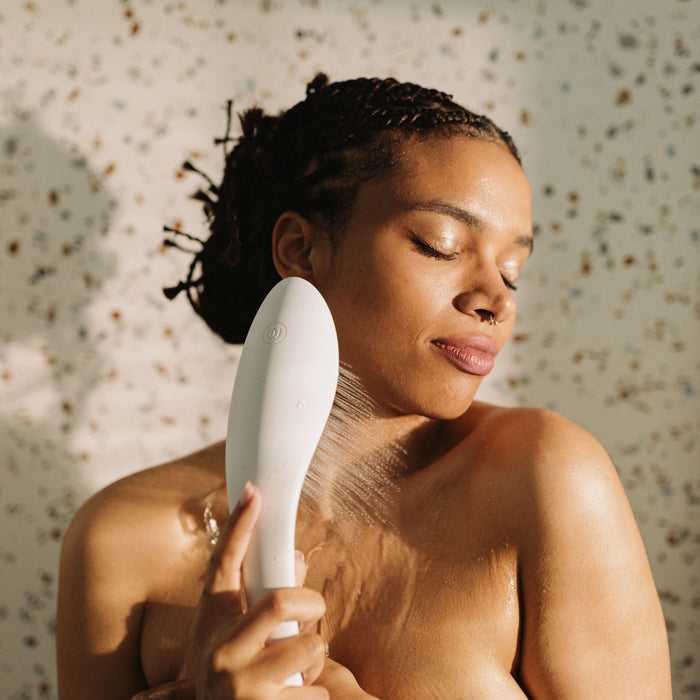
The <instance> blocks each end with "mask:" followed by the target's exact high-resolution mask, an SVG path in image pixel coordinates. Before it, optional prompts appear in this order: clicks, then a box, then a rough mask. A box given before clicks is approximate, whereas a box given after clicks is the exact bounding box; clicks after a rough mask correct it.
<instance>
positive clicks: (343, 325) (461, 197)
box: [314, 136, 532, 419]
mask: <svg viewBox="0 0 700 700" xmlns="http://www.w3.org/2000/svg"><path fill="white" fill-rule="evenodd" d="M531 245H532V221H531V209H530V189H529V186H528V182H527V179H526V177H525V175H524V173H523V171H522V169H521V167H520V166H519V165H518V163H517V161H516V160H515V158H514V157H513V155H512V154H511V153H510V152H509V151H508V150H507V149H506V148H505V147H503V146H501V145H499V144H494V143H489V142H486V141H482V140H478V139H473V138H468V137H463V136H458V137H452V138H435V139H429V140H427V141H423V142H419V141H417V140H415V139H412V140H410V141H408V142H407V143H406V148H405V155H404V157H403V158H402V161H401V163H400V165H399V166H398V167H397V168H396V169H394V170H393V171H392V172H391V173H390V174H387V175H385V176H383V177H382V178H380V179H376V180H372V181H370V182H368V183H366V184H365V185H363V186H362V187H361V188H360V190H359V192H358V195H357V198H356V201H355V203H354V205H353V209H352V211H351V214H350V217H349V220H348V223H347V225H346V226H345V227H344V229H343V231H342V232H340V234H339V235H338V241H337V243H336V245H335V250H334V253H333V264H332V265H331V266H329V267H328V268H327V270H328V271H327V272H326V273H325V274H320V275H319V277H318V278H316V279H314V282H315V283H316V285H317V287H318V288H319V290H320V291H321V293H322V294H323V295H324V297H325V298H326V301H327V302H328V305H329V307H330V309H331V312H332V314H333V318H334V320H335V323H336V328H337V331H338V341H339V345H340V357H341V361H342V362H344V363H346V364H348V365H349V366H350V369H351V370H352V371H353V372H354V373H355V374H357V375H358V376H359V377H360V378H361V379H362V381H363V383H364V384H365V386H366V388H367V389H368V391H369V392H370V394H371V395H372V396H373V397H374V398H375V399H376V400H377V401H378V402H379V404H380V405H382V406H383V407H384V408H386V409H387V410H389V411H390V412H392V413H394V412H395V413H400V414H419V415H424V416H429V417H435V418H443V419H449V418H455V417H457V416H459V415H461V414H462V413H463V412H464V411H466V409H467V408H468V407H469V405H470V404H471V402H472V400H473V398H474V394H475V392H476V390H477V388H478V387H479V384H480V383H481V381H482V380H483V378H484V376H486V375H487V374H488V373H489V372H490V370H491V368H492V367H493V363H494V361H495V359H496V355H497V353H498V351H499V350H500V349H501V348H502V347H503V345H504V344H505V342H506V340H507V339H508V337H509V336H510V333H511V331H512V329H513V323H514V321H515V298H514V294H513V293H514V288H515V285H516V283H517V279H518V275H519V273H520V270H521V268H522V266H523V264H524V263H525V261H526V259H527V257H528V255H529V253H530V249H531ZM491 315H493V321H495V322H497V325H496V323H491V322H490V319H491V318H492V316H491Z"/></svg>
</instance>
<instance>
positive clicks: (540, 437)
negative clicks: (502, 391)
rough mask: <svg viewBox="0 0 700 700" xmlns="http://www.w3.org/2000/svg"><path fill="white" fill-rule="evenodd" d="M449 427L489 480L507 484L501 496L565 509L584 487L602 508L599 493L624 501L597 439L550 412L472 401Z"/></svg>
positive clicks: (582, 493)
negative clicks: (526, 497)
mask: <svg viewBox="0 0 700 700" xmlns="http://www.w3.org/2000/svg"><path fill="white" fill-rule="evenodd" d="M452 429H453V430H454V431H455V435H456V438H457V440H460V439H461V440H462V441H463V445H464V447H465V448H467V450H468V453H469V454H470V455H471V459H472V461H473V462H474V463H475V464H477V465H478V467H477V468H478V469H479V471H480V472H482V473H483V474H484V475H485V476H487V477H488V479H489V480H490V481H491V483H494V484H496V485H498V487H499V488H503V487H505V486H506V485H507V484H509V485H510V487H509V488H508V489H507V492H506V493H505V495H506V496H508V495H510V494H512V495H513V496H514V497H517V494H522V493H524V492H525V493H528V494H529V495H530V497H531V498H530V499H529V500H528V502H527V503H525V504H523V505H524V507H527V508H535V509H537V508H545V509H546V510H549V509H550V508H551V507H553V506H558V507H559V508H560V509H561V510H562V511H567V512H568V510H569V506H570V505H571V503H569V501H570V500H575V501H577V502H580V501H581V498H583V497H585V496H586V494H587V493H589V492H590V495H591V496H593V499H592V503H591V504H590V505H594V506H597V507H599V508H601V509H603V510H604V509H605V508H606V504H608V502H607V501H606V499H602V500H601V496H603V495H604V494H605V495H606V497H607V498H612V499H614V500H619V499H621V500H622V501H623V502H624V503H625V504H626V503H627V499H626V496H625V493H624V490H623V489H622V486H621V484H620V481H619V479H618V476H617V472H616V470H615V467H614V465H613V464H612V462H611V461H610V458H609V457H608V455H607V453H606V451H605V449H604V448H603V447H602V445H601V444H600V442H599V441H598V440H597V439H596V438H595V437H594V436H593V435H591V434H590V433H589V432H588V431H587V430H585V429H584V428H582V427H580V426H579V425H577V424H575V423H573V422H572V421H570V420H568V419H566V418H564V417H563V416H561V415H559V414H557V413H555V412H554V411H550V410H548V409H543V408H533V407H517V408H504V407H501V406H494V405H491V404H486V403H479V402H476V403H475V404H474V406H473V407H472V408H471V409H470V410H469V411H468V412H467V413H466V414H465V415H464V416H463V417H462V418H461V419H459V421H457V422H456V423H455V425H454V426H453V428H452ZM535 497H536V498H535ZM511 505H515V504H511ZM551 514H552V515H553V513H551ZM520 515H524V513H520ZM531 515H534V512H532V513H531Z"/></svg>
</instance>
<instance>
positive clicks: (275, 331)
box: [263, 322, 287, 345]
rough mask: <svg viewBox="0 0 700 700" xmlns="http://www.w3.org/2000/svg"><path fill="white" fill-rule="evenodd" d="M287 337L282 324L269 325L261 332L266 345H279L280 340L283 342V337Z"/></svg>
mask: <svg viewBox="0 0 700 700" xmlns="http://www.w3.org/2000/svg"><path fill="white" fill-rule="evenodd" d="M285 335H287V329H286V328H285V326H284V324H283V323H279V322H277V323H271V324H270V325H269V326H268V327H267V328H266V329H265V330H264V331H263V340H264V341H265V342H266V343H267V344H268V345H272V344H273V343H279V342H280V340H284V336H285Z"/></svg>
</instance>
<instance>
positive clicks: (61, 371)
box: [0, 109, 116, 697]
mask: <svg viewBox="0 0 700 700" xmlns="http://www.w3.org/2000/svg"><path fill="white" fill-rule="evenodd" d="M13 114H14V118H13V120H12V121H11V122H10V123H9V124H7V125H5V126H3V127H2V128H1V129H0V241H1V243H0V245H1V247H0V395H2V397H3V399H2V401H0V460H1V461H0V470H1V474H0V484H1V486H0V533H1V534H0V565H1V567H2V569H1V572H0V575H1V577H2V580H3V586H2V599H0V659H2V661H0V677H2V678H3V680H2V683H1V684H0V685H1V686H2V687H0V694H2V695H3V696H4V697H14V696H17V697H53V696H54V695H55V688H54V687H53V684H54V680H53V679H54V677H55V673H54V668H53V667H54V626H55V600H56V588H57V571H58V557H59V550H60V542H61V539H62V536H63V533H64V532H65V529H66V526H67V524H68V522H69V520H70V518H71V517H72V515H73V512H74V510H75V506H76V504H77V503H79V502H80V500H81V497H82V494H81V493H75V491H74V485H75V486H76V487H78V488H79V484H77V482H76V479H77V478H78V474H77V471H78V470H77V465H78V464H79V463H80V461H81V455H80V454H74V453H73V451H72V449H71V432H72V430H73V426H74V425H76V424H78V422H81V421H82V422H85V423H87V422H88V421H89V418H87V417H86V416H84V413H85V410H86V400H87V397H88V396H89V393H90V391H91V389H92V388H93V386H94V385H95V383H96V382H97V380H98V379H99V377H100V374H101V373H102V372H103V362H102V361H101V357H100V338H99V337H91V334H90V329H89V324H88V320H87V317H86V309H87V307H88V305H89V304H90V303H91V301H92V300H93V299H94V297H95V295H96V294H98V293H99V291H100V287H101V285H102V283H103V282H104V281H105V280H106V279H108V278H110V277H112V276H113V275H114V272H115V265H114V261H113V259H112V258H111V257H110V256H109V255H107V254H105V252H104V251H103V249H102V248H101V239H102V238H103V237H104V236H106V234H107V231H108V228H109V224H110V220H111V216H112V212H113V210H114V209H115V207H116V202H115V201H114V200H113V198H112V197H111V196H110V194H109V192H108V191H107V190H106V189H105V188H104V186H103V185H102V183H101V182H100V180H99V178H98V177H97V176H96V175H95V173H93V172H91V171H90V169H89V167H88V164H87V160H86V159H85V157H84V156H82V155H81V154H80V152H79V151H78V150H76V149H75V148H73V147H68V146H64V145H61V144H59V143H57V142H56V141H55V140H53V139H51V138H50V137H49V136H47V135H46V134H45V133H44V132H43V131H42V129H41V127H40V126H39V125H38V124H37V123H36V121H35V120H34V118H33V116H32V115H31V114H29V113H28V112H22V111H21V110H19V109H15V110H13Z"/></svg>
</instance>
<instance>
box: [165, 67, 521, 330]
mask: <svg viewBox="0 0 700 700" xmlns="http://www.w3.org/2000/svg"><path fill="white" fill-rule="evenodd" d="M228 114H229V120H228V128H227V134H226V136H225V137H224V138H223V139H217V142H218V143H223V145H224V149H225V152H226V166H225V169H224V175H223V179H222V182H221V184H220V185H218V186H217V185H215V184H214V183H213V182H212V181H211V180H209V178H207V180H208V182H209V187H208V190H207V191H206V192H205V191H202V190H200V191H199V192H198V193H197V194H196V195H195V197H196V198H198V199H201V200H202V201H203V202H204V209H205V213H206V214H207V217H208V219H209V221H210V227H209V229H210V236H209V238H208V239H207V240H206V241H205V242H201V241H200V243H201V244H202V247H201V250H199V251H198V252H196V253H195V254H194V259H193V260H192V263H191V265H190V267H189V271H188V274H187V277H186V279H185V280H184V281H182V282H180V283H179V284H178V285H176V286H175V287H171V288H169V289H165V290H164V292H165V294H166V296H167V297H168V298H170V299H172V298H174V297H175V296H176V295H177V294H178V293H179V292H180V291H183V290H184V291H185V292H186V294H187V297H188V299H189V301H190V303H191V305H192V307H193V309H194V310H195V311H196V312H197V313H198V314H199V315H200V316H201V317H202V318H203V319H204V320H205V321H206V323H207V324H208V325H209V327H210V328H211V329H212V330H213V331H214V332H215V333H217V334H218V335H220V336H221V337H222V338H223V339H224V340H225V341H227V342H230V343H241V342H243V341H244V340H245V336H246V334H247V332H248V328H249V326H250V324H251V322H252V320H253V317H254V316H255V313H256V311H257V309H258V307H259V306H260V304H261V303H262V300H263V299H264V298H265V296H266V294H267V293H268V292H269V290H270V289H271V288H272V287H273V286H274V284H275V283H276V282H277V281H279V275H278V274H277V271H276V270H275V267H274V265H273V261H272V247H271V244H272V230H273V228H274V225H275V222H276V221H277V219H278V217H279V216H280V214H282V213H283V212H284V211H286V210H294V211H296V212H298V213H299V214H301V215H302V216H305V217H306V218H308V219H309V220H311V221H314V222H317V223H320V224H323V225H324V227H325V228H326V230H327V231H328V232H329V235H330V236H331V241H333V236H334V234H336V233H337V232H338V231H339V230H341V229H342V226H343V223H344V222H345V220H346V218H347V216H348V214H349V211H350V209H351V207H352V204H353V202H354V199H355V196H356V194H357V191H358V189H359V187H360V185H361V184H362V183H364V182H367V181H368V180H370V179H372V178H375V177H377V176H378V175H380V174H382V173H384V172H386V171H388V170H390V169H391V168H393V167H395V166H396V165H397V163H398V162H399V160H400V154H401V145H402V143H403V141H404V140H405V138H406V137H407V136H409V135H413V136H416V137H417V138H420V139H425V138H428V137H431V136H435V135H437V136H451V135H453V134H461V135H466V136H469V137H472V138H479V139H484V140H487V141H491V142H494V143H500V144H502V145H503V146H505V147H506V148H508V149H509V150H510V152H511V153H512V154H513V156H514V157H515V158H516V159H517V160H518V162H520V156H519V154H518V151H517V148H516V146H515V144H514V143H513V140H512V139H511V137H510V136H509V135H508V134H507V133H506V132H504V131H502V130H501V129H499V128H498V127H497V126H496V125H495V124H494V123H493V122H492V121H491V120H490V119H488V118H487V117H485V116H481V115H477V114H474V113H473V112H470V111H469V110H467V109H465V108H464V107H462V106H460V105H458V104H456V103H455V102H453V101H452V98H451V95H447V94H445V93H443V92H439V91H437V90H432V89H428V88H424V87H421V86H419V85H414V84H412V83H400V82H398V81H396V80H394V79H393V78H389V79H384V80H382V79H379V78H358V79H354V80H346V81H343V82H337V83H329V82H328V78H327V77H326V76H325V75H324V74H322V73H321V74H319V75H317V76H316V77H315V78H314V80H312V81H311V83H309V85H308V86H307V88H306V99H304V100H303V101H301V102H299V103H298V104H296V105H295V106H293V107H292V108H290V109H289V110H287V111H286V112H282V113H280V114H279V115H277V116H271V115H269V114H265V113H264V112H263V110H261V109H259V108H257V107H255V108H252V109H248V110H247V111H245V112H244V113H243V114H242V115H241V116H240V124H241V136H240V137H239V138H238V139H235V146H234V147H233V148H232V149H231V151H230V152H228V151H226V148H227V145H228V143H229V142H230V141H232V139H230V138H229V130H230V123H231V103H230V102H229V112H228ZM185 167H186V168H188V169H190V170H196V168H195V167H194V166H192V165H191V164H189V163H185ZM197 172H199V171H197ZM200 174H202V173H200ZM205 177H206V176H205ZM166 230H170V231H172V229H166ZM175 233H180V232H178V231H175ZM183 235H186V234H183ZM190 238H192V237H190ZM166 242H168V243H170V244H171V245H175V244H174V243H173V242H172V241H166Z"/></svg>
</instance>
